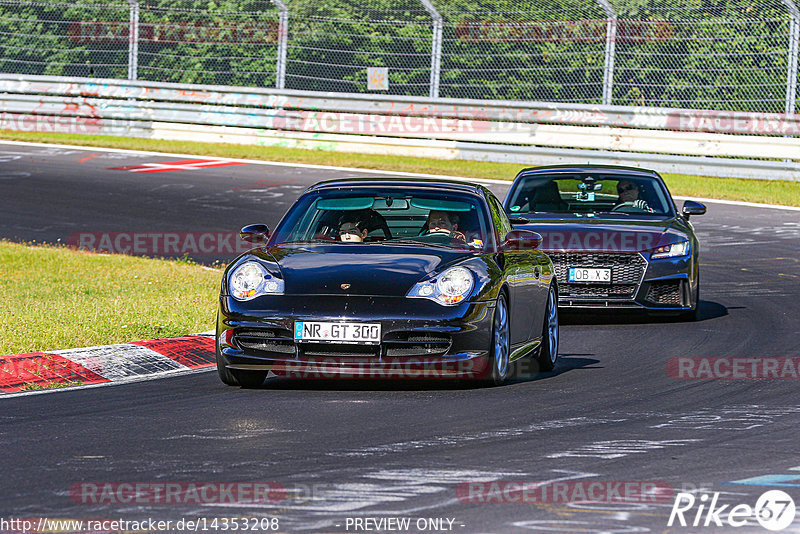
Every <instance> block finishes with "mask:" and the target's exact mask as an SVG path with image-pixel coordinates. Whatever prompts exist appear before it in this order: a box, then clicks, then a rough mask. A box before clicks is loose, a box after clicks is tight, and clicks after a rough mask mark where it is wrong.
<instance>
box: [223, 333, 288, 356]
mask: <svg viewBox="0 0 800 534" xmlns="http://www.w3.org/2000/svg"><path fill="white" fill-rule="evenodd" d="M233 342H234V344H236V345H238V346H239V347H241V348H243V349H245V350H254V351H258V352H277V353H279V354H292V355H293V354H295V352H296V350H295V346H294V339H293V338H292V333H291V332H290V331H288V330H282V329H269V330H267V329H265V330H260V329H259V330H256V329H245V330H237V331H235V332H234V334H233Z"/></svg>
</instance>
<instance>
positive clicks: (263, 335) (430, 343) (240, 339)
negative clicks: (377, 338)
mask: <svg viewBox="0 0 800 534" xmlns="http://www.w3.org/2000/svg"><path fill="white" fill-rule="evenodd" d="M233 342H234V344H235V345H237V346H238V347H240V348H242V349H243V350H247V351H254V352H263V353H277V354H279V355H281V356H284V357H285V356H287V355H291V356H305V357H311V358H336V359H340V360H341V359H351V358H352V359H356V360H357V359H364V358H379V357H393V358H415V357H426V356H427V357H436V356H442V355H444V354H447V351H448V350H450V346H451V345H452V340H451V339H450V336H449V335H447V334H439V333H435V332H413V331H406V332H390V333H387V334H386V335H385V336H384V338H383V340H382V342H381V344H380V345H356V344H345V343H299V344H298V343H295V341H294V338H293V337H292V333H291V332H290V331H289V330H283V329H263V330H262V329H242V330H237V331H236V332H235V333H234V337H233Z"/></svg>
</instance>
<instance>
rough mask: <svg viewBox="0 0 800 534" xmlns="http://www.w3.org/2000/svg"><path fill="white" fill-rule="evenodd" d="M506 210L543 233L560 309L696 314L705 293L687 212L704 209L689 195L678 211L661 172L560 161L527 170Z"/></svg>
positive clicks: (513, 188) (511, 193)
mask: <svg viewBox="0 0 800 534" xmlns="http://www.w3.org/2000/svg"><path fill="white" fill-rule="evenodd" d="M504 206H505V209H506V212H507V213H508V214H509V215H510V216H512V217H517V216H522V217H524V218H527V219H528V220H529V221H530V223H529V224H527V225H522V226H517V227H518V228H527V229H530V230H535V231H537V232H539V233H540V234H541V235H542V236H543V241H542V244H541V247H540V248H541V250H543V251H544V252H546V253H547V254H548V255H549V256H550V258H551V259H552V260H553V265H554V266H555V270H556V279H557V281H558V288H559V295H558V298H559V301H558V303H559V306H560V307H564V308H588V309H609V308H615V309H633V310H648V311H650V312H659V313H667V314H672V315H676V314H677V315H682V316H684V317H685V318H687V319H693V318H695V317H696V313H697V304H698V301H699V295H700V272H699V261H698V249H699V247H698V242H697V238H696V237H695V234H694V230H693V228H692V225H691V223H690V222H689V217H690V216H691V215H702V214H703V213H705V212H706V208H705V206H703V205H702V204H700V203H698V202H694V201H690V200H687V201H686V202H685V203H684V204H683V208H682V209H681V210H680V211H678V209H677V208H676V207H675V203H674V202H673V200H672V197H671V196H670V194H669V191H668V190H667V187H666V185H665V184H664V181H663V180H662V179H661V176H659V175H658V173H656V172H655V171H650V170H644V169H638V168H628V167H618V166H613V165H609V166H595V165H554V166H546V167H536V168H531V169H524V170H523V171H521V172H520V173H519V174H518V175H517V177H516V179H515V180H514V183H513V185H512V186H511V189H510V191H509V193H508V196H507V197H506V200H505V203H504Z"/></svg>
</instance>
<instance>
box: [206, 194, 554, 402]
mask: <svg viewBox="0 0 800 534" xmlns="http://www.w3.org/2000/svg"><path fill="white" fill-rule="evenodd" d="M241 235H242V238H243V239H245V240H248V241H251V242H253V243H259V242H260V243H263V245H262V246H258V247H256V248H254V249H253V250H251V251H249V252H247V253H245V254H242V255H241V256H239V257H238V258H237V259H236V260H235V261H233V262H232V263H231V264H230V266H229V267H228V268H227V269H226V270H225V273H224V275H223V279H222V291H221V294H220V300H219V316H218V320H217V330H216V331H217V369H218V371H219V376H220V378H221V379H222V381H223V382H224V383H225V384H228V385H241V386H245V387H251V386H257V385H260V384H261V383H263V381H264V379H265V378H266V377H267V375H268V373H269V372H270V371H272V372H273V373H274V374H276V375H278V376H285V377H292V378H320V377H321V378H333V377H342V376H343V377H355V378H359V377H375V378H418V377H438V378H446V377H462V378H475V379H481V380H485V381H487V382H491V383H494V384H500V383H502V382H504V381H506V380H507V379H508V378H509V377H510V375H511V369H512V367H513V366H517V367H519V366H520V365H521V364H522V362H523V361H529V362H530V361H532V362H536V364H535V365H532V366H531V368H532V369H533V368H538V369H539V370H550V369H552V368H553V366H554V365H555V363H556V358H557V355H558V305H557V302H558V293H557V291H558V287H557V283H556V280H555V278H554V276H553V264H552V263H551V262H550V259H549V258H548V257H547V256H546V255H545V254H543V253H542V252H539V251H538V250H536V248H537V247H538V245H539V243H540V242H541V236H540V235H538V234H536V233H535V232H530V231H526V230H518V229H514V228H513V227H512V223H511V221H510V220H509V217H508V216H507V215H506V213H505V212H504V211H503V206H502V204H501V202H500V201H499V200H498V199H497V198H496V197H495V196H494V195H493V194H492V193H491V191H489V190H488V189H486V188H485V187H482V186H479V185H469V184H464V183H460V182H450V181H422V180H408V179H349V180H334V181H327V182H322V183H319V184H317V185H315V186H313V187H311V188H309V189H308V190H307V191H306V192H305V193H304V194H303V195H302V196H301V197H300V198H299V199H298V200H297V201H296V202H295V204H294V205H293V206H292V207H291V208H290V209H289V211H288V212H287V213H286V215H285V216H284V217H283V219H282V220H281V222H280V223H279V224H278V226H277V228H276V229H275V232H274V233H272V234H269V230H268V229H267V227H266V225H260V224H256V225H250V226H246V227H245V228H243V229H242V232H241ZM524 356H532V357H533V360H528V359H526V360H521V359H522V358H523V357H524ZM517 360H520V362H519V363H515V362H516V361H517Z"/></svg>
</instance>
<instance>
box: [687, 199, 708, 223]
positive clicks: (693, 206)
mask: <svg viewBox="0 0 800 534" xmlns="http://www.w3.org/2000/svg"><path fill="white" fill-rule="evenodd" d="M705 212H706V207H705V205H703V204H700V203H699V202H695V201H694V200H687V201H686V202H684V203H683V209H682V210H681V213H683V214H684V215H685V216H686V218H687V219H688V218H689V216H690V215H703V214H704V213H705Z"/></svg>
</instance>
